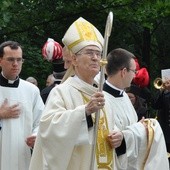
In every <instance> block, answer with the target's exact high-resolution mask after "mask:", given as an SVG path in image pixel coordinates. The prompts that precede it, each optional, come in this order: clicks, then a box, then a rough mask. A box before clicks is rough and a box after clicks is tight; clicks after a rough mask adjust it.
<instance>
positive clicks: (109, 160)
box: [82, 93, 113, 170]
mask: <svg viewBox="0 0 170 170" xmlns="http://www.w3.org/2000/svg"><path fill="white" fill-rule="evenodd" d="M82 96H83V100H84V102H85V103H87V102H88V101H89V99H88V97H86V96H85V95H83V93H82ZM101 111H102V112H101V113H100V119H99V124H98V136H97V144H96V160H97V166H98V169H99V170H100V169H101V170H112V169H113V168H112V167H113V149H112V148H111V147H110V145H109V143H108V141H107V136H108V135H109V128H108V123H107V118H106V112H105V110H104V109H102V110H101ZM92 118H93V122H94V123H95V117H94V114H93V116H92Z"/></svg>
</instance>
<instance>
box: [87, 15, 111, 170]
mask: <svg viewBox="0 0 170 170" xmlns="http://www.w3.org/2000/svg"><path fill="white" fill-rule="evenodd" d="M112 23H113V13H112V12H109V15H108V17H107V21H106V27H105V34H104V47H103V56H102V59H101V60H100V65H101V74H100V82H99V91H102V89H103V83H104V77H105V65H106V64H107V59H106V56H107V47H108V40H109V37H110V34H111V30H112ZM99 119H100V110H98V112H96V113H95V124H94V135H93V146H92V155H91V164H90V170H93V169H94V162H95V153H96V142H97V132H98V124H99Z"/></svg>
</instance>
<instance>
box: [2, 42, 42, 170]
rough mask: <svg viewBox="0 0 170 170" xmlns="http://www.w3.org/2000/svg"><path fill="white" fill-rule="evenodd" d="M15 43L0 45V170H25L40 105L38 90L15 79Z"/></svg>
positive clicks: (17, 63) (18, 51)
mask: <svg viewBox="0 0 170 170" xmlns="http://www.w3.org/2000/svg"><path fill="white" fill-rule="evenodd" d="M22 55H23V54H22V48H21V46H20V44H19V43H17V42H14V41H6V42H3V43H2V44H0V67H1V70H2V71H1V74H0V94H1V95H0V123H1V130H0V145H1V147H0V169H2V170H3V169H4V170H5V169H6V170H7V169H8V170H13V169H15V170H19V169H22V170H28V167H29V163H30V159H31V151H30V149H32V148H33V147H34V142H35V138H36V134H37V131H38V125H39V120H40V117H41V113H42V110H43V109H44V104H43V101H42V99H41V96H40V92H39V89H38V88H37V87H36V86H35V85H33V84H31V83H29V82H27V81H25V80H23V79H21V78H19V74H20V72H21V69H22V64H23V61H24V59H23V58H22Z"/></svg>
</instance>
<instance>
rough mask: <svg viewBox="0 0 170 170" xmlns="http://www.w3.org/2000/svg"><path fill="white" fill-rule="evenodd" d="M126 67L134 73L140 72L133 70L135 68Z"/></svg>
mask: <svg viewBox="0 0 170 170" xmlns="http://www.w3.org/2000/svg"><path fill="white" fill-rule="evenodd" d="M126 69H127V70H129V71H132V72H133V73H134V74H138V71H137V70H133V69H130V68H126Z"/></svg>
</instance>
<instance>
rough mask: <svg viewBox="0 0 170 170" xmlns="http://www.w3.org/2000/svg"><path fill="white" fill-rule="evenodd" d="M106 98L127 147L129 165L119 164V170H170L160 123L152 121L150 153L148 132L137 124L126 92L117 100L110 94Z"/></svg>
mask: <svg viewBox="0 0 170 170" xmlns="http://www.w3.org/2000/svg"><path fill="white" fill-rule="evenodd" d="M105 96H106V97H107V99H108V101H109V102H110V105H111V106H112V108H113V112H114V113H113V114H114V118H115V124H116V126H117V127H118V128H119V129H120V130H122V132H123V134H124V138H125V141H126V146H127V150H126V154H125V155H126V156H127V160H128V161H127V165H125V163H123V162H121V161H120V162H117V163H118V165H117V166H118V167H119V170H122V169H124V168H125V167H126V166H127V167H126V170H169V164H168V159H167V152H166V147H165V141H164V136H163V132H162V130H161V128H160V125H159V123H158V122H157V121H156V120H155V119H150V122H151V127H152V128H153V130H154V137H153V142H152V144H151V149H150V151H149V149H147V146H148V143H147V142H148V140H147V138H148V137H147V133H146V130H145V128H144V126H143V125H142V124H141V123H140V122H137V114H136V112H135V109H134V107H133V105H132V103H131V101H130V100H129V97H128V95H127V94H126V93H125V92H124V93H123V97H117V98H115V97H114V96H112V95H110V94H108V93H106V94H105ZM149 135H151V133H149ZM123 156H124V155H123ZM120 157H121V156H120ZM119 159H120V158H119ZM145 159H146V161H144V160H145ZM143 164H144V165H145V166H144V167H143ZM122 166H123V167H122Z"/></svg>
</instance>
